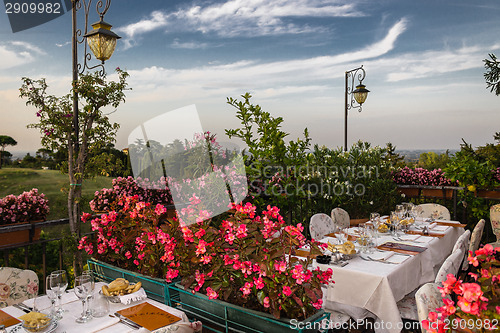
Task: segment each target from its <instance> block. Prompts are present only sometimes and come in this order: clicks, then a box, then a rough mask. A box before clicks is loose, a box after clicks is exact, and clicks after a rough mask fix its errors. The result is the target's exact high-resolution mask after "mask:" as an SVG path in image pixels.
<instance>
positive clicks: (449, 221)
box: [434, 220, 460, 224]
mask: <svg viewBox="0 0 500 333" xmlns="http://www.w3.org/2000/svg"><path fill="white" fill-rule="evenodd" d="M434 222H442V223H453V224H460V222H459V221H451V220H434Z"/></svg>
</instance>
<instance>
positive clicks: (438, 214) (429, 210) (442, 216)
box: [418, 203, 451, 220]
mask: <svg viewBox="0 0 500 333" xmlns="http://www.w3.org/2000/svg"><path fill="white" fill-rule="evenodd" d="M418 207H420V208H421V209H420V216H419V217H422V218H432V219H434V220H450V219H451V215H450V211H449V210H448V208H446V207H445V206H443V205H440V204H436V203H425V204H421V205H418Z"/></svg>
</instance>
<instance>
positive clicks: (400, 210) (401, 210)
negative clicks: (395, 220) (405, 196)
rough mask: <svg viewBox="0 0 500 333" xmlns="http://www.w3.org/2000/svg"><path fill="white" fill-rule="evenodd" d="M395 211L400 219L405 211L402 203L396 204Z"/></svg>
mask: <svg viewBox="0 0 500 333" xmlns="http://www.w3.org/2000/svg"><path fill="white" fill-rule="evenodd" d="M395 212H396V214H397V215H398V217H399V219H402V218H403V215H404V212H405V210H404V207H403V205H396V210H395Z"/></svg>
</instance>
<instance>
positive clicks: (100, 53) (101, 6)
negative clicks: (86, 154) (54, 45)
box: [71, 0, 121, 153]
mask: <svg viewBox="0 0 500 333" xmlns="http://www.w3.org/2000/svg"><path fill="white" fill-rule="evenodd" d="M71 3H72V10H71V20H72V35H71V49H72V69H73V87H74V85H75V84H76V82H77V81H78V75H79V74H82V73H83V72H84V71H85V70H86V69H89V70H90V69H94V68H101V71H100V72H101V74H102V75H104V73H105V70H104V61H105V60H108V59H109V58H110V57H111V55H112V54H113V52H114V50H115V47H116V41H117V39H119V38H121V37H119V36H118V35H116V34H115V33H114V32H112V31H111V25H110V24H109V23H106V22H104V20H103V19H104V15H106V12H107V11H108V9H109V6H110V5H111V0H106V2H105V3H104V1H103V0H99V1H97V3H96V12H97V14H98V15H99V17H100V20H99V22H96V23H94V24H92V28H93V30H92V31H90V32H88V31H87V29H88V21H89V12H90V6H91V5H92V0H71ZM82 8H83V11H84V24H85V26H84V31H83V38H82V39H79V37H81V36H82V30H81V29H78V28H77V17H76V12H77V11H78V10H80V9H82ZM82 43H83V44H84V45H85V47H84V57H83V65H82V64H79V63H78V44H82ZM87 45H88V46H89V47H90V50H91V51H92V53H93V54H94V57H95V58H96V59H99V60H101V63H100V64H98V65H95V66H89V65H88V63H87V61H89V60H90V59H91V58H92V56H91V54H90V53H89V52H87ZM73 133H74V135H75V141H74V152H75V153H78V150H79V133H80V128H79V125H78V93H77V92H76V91H75V90H73Z"/></svg>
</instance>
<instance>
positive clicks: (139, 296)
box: [118, 288, 148, 305]
mask: <svg viewBox="0 0 500 333" xmlns="http://www.w3.org/2000/svg"><path fill="white" fill-rule="evenodd" d="M118 298H119V299H120V303H122V304H125V305H128V304H130V303H133V302H137V301H142V300H143V299H146V298H148V295H146V292H145V291H144V289H143V288H141V289H139V290H137V291H136V292H135V293H132V294H128V295H123V296H118Z"/></svg>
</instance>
